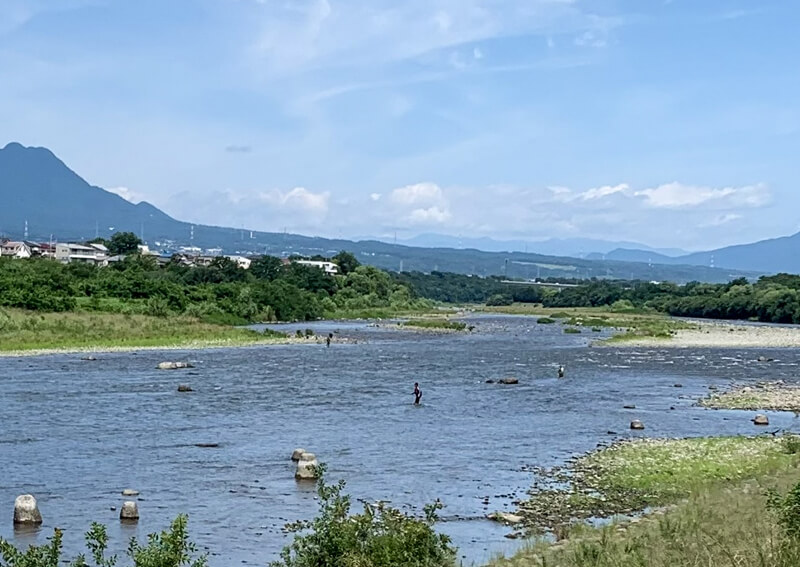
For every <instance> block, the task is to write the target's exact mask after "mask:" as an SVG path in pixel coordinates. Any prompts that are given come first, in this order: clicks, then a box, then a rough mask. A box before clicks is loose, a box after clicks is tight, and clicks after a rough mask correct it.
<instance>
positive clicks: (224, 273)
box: [0, 235, 429, 325]
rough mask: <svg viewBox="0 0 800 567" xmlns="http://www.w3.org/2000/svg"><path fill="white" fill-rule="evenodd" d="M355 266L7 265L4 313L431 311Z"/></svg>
mask: <svg viewBox="0 0 800 567" xmlns="http://www.w3.org/2000/svg"><path fill="white" fill-rule="evenodd" d="M115 236H116V235H115ZM345 260H346V261H348V260H347V257H345ZM350 265H351V266H355V267H354V268H353V269H352V271H350V272H348V274H347V275H344V276H336V277H333V276H329V275H327V274H325V273H324V272H323V271H322V270H321V269H319V268H317V267H313V266H305V265H301V264H292V263H290V264H287V265H284V264H283V262H282V261H281V260H280V259H279V258H274V257H270V256H265V257H262V258H259V259H256V260H254V261H253V263H252V264H251V269H250V270H244V269H242V268H240V267H239V266H238V265H237V264H236V262H234V261H232V260H230V259H229V258H225V257H218V258H215V259H214V260H213V261H212V262H211V263H210V265H209V266H206V267H188V266H184V265H182V264H181V263H180V262H179V261H178V260H177V259H173V260H172V261H170V262H169V263H168V264H167V265H166V267H164V268H161V267H159V266H158V263H157V262H156V259H155V257H153V256H142V255H140V254H133V255H129V256H127V257H126V258H125V260H124V261H122V262H118V263H115V264H113V265H111V266H109V267H107V268H97V267H95V266H92V265H87V264H67V265H64V264H60V263H57V262H54V261H51V260H47V259H41V258H40V259H31V260H23V261H12V260H10V259H8V258H0V307H4V306H5V307H16V308H22V309H28V310H34V311H56V312H62V311H73V310H76V309H84V310H91V311H107V312H113V313H131V314H146V315H150V316H156V317H168V316H173V315H181V314H185V315H188V316H191V317H197V318H198V319H201V320H203V321H205V322H209V323H215V324H226V325H244V324H247V323H251V322H263V321H275V320H280V321H308V320H314V319H319V318H321V317H323V316H324V315H325V314H329V315H333V314H337V313H338V314H342V312H347V311H355V310H370V309H375V308H382V309H384V310H385V311H386V312H388V313H389V314H390V315H391V314H393V313H392V312H394V313H396V312H398V311H414V310H417V309H419V308H421V307H429V305H428V303H427V302H426V301H424V300H420V299H418V298H417V297H416V295H415V294H413V293H412V292H411V290H410V289H409V287H408V286H407V285H405V284H401V283H398V282H397V281H394V280H392V278H391V277H390V276H389V275H388V274H387V273H386V272H383V271H381V270H379V269H377V268H374V267H371V266H357V265H356V264H354V263H353V262H350ZM423 304H424V305H423Z"/></svg>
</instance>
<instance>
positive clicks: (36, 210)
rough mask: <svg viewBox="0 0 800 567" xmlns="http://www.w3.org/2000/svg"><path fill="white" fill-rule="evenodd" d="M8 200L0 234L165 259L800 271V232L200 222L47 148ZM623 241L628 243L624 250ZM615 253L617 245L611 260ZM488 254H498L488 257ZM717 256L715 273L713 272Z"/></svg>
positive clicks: (0, 214) (12, 177)
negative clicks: (678, 246) (247, 257)
mask: <svg viewBox="0 0 800 567" xmlns="http://www.w3.org/2000/svg"><path fill="white" fill-rule="evenodd" d="M0 200H2V203H3V206H2V207H0V236H3V235H5V236H8V237H12V238H22V237H23V235H24V227H25V224H26V222H27V226H28V238H29V240H39V241H47V240H49V239H50V238H51V237H52V238H54V239H55V240H59V241H82V240H88V239H91V238H94V237H95V236H96V235H100V236H103V237H108V236H109V235H110V234H111V233H113V232H115V231H131V232H135V233H136V234H139V235H141V236H143V237H144V240H146V241H147V242H148V243H149V244H150V245H151V247H154V248H158V249H160V250H162V251H163V252H165V253H171V252H173V251H175V250H177V248H178V247H179V246H188V245H193V246H197V247H200V248H205V249H208V248H221V249H223V250H224V251H225V253H245V254H247V253H268V254H273V255H278V256H286V255H290V254H303V255H314V254H322V255H332V254H335V253H336V252H338V251H340V250H349V251H351V252H353V253H355V254H357V256H358V257H359V259H360V260H361V261H362V262H364V263H366V264H372V265H375V266H378V267H381V268H385V269H391V270H418V271H423V272H430V271H435V270H440V271H451V272H457V273H466V274H476V275H481V276H486V275H504V276H507V277H522V278H534V277H541V278H545V277H576V278H587V277H600V278H605V277H612V278H624V279H644V280H659V281H662V280H669V281H675V282H686V281H690V280H698V281H712V282H721V281H728V280H730V279H731V278H735V277H741V276H745V277H753V276H755V275H758V273H769V272H777V271H795V272H800V263H798V261H797V260H796V259H795V257H794V254H792V253H791V251H792V250H797V245H796V244H797V243H796V242H795V241H796V240H797V239H798V238H800V236H797V235H796V236H793V237H789V238H786V239H776V240H767V241H763V242H759V243H756V244H751V245H747V246H738V247H730V248H724V249H721V250H716V251H712V252H703V253H696V254H689V255H681V256H678V257H673V256H671V255H672V254H676V253H678V254H680V253H681V252H682V251H680V250H641V249H636V250H629V249H626V248H625V247H626V246H632V247H635V248H639V247H640V245H638V244H635V243H608V242H603V241H597V240H590V239H564V240H557V239H553V240H549V241H545V242H540V243H526V242H522V241H506V242H497V241H493V240H491V239H469V240H467V239H463V238H455V239H454V238H453V237H445V236H441V235H424V236H421V237H418V238H416V239H413V240H412V241H409V242H406V243H404V244H422V243H427V245H428V247H420V246H408V245H403V244H393V243H388V242H380V241H377V240H363V241H350V240H342V239H327V238H319V237H309V236H302V235H297V234H285V233H275V232H257V231H252V232H251V231H245V230H242V229H236V228H225V227H215V226H206V225H192V224H190V223H186V222H182V221H179V220H176V219H174V218H172V217H170V216H169V215H167V214H166V213H164V212H162V211H160V210H159V209H157V208H156V207H154V206H153V205H151V204H149V203H145V202H142V203H139V204H133V203H130V202H128V201H126V200H125V199H123V198H122V197H119V196H118V195H115V194H113V193H110V192H108V191H105V190H104V189H102V188H100V187H94V186H92V185H89V184H88V183H87V182H86V181H84V180H83V179H82V178H81V177H80V176H78V175H77V174H76V173H75V172H73V171H72V170H71V169H69V168H68V167H67V166H66V165H65V164H64V163H63V162H62V161H61V160H59V159H58V158H57V157H56V156H55V155H54V154H53V153H52V152H51V151H50V150H48V149H45V148H32V147H24V146H22V145H20V144H17V143H10V144H8V145H7V146H6V147H5V148H3V149H1V150H0ZM437 239H438V240H437ZM155 243H159V244H158V245H156V244H155ZM620 244H622V245H625V246H618V245H620ZM431 246H432V247H431ZM612 246H614V247H616V248H615V249H613V250H608V252H607V253H606V252H605V250H606V249H607V248H609V247H612ZM481 247H484V248H485V247H489V248H493V249H490V250H479V249H478V248H481ZM498 248H499V249H498ZM526 249H527V250H528V252H527V253H526V252H525V250H526ZM534 251H535V252H536V253H533V252H534ZM542 251H548V252H552V253H553V255H547V254H544V253H543V252H542ZM583 251H585V252H586V253H587V254H588V253H589V252H591V251H594V252H597V253H599V254H600V257H595V256H591V257H589V258H576V257H569V256H571V255H580V254H583ZM602 254H605V259H603V257H602ZM712 256H713V262H714V266H715V267H711V257H712ZM720 266H723V267H724V268H720Z"/></svg>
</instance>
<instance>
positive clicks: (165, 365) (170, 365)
mask: <svg viewBox="0 0 800 567" xmlns="http://www.w3.org/2000/svg"><path fill="white" fill-rule="evenodd" d="M157 368H158V369H159V370H178V369H179V368H194V365H193V364H192V363H190V362H159V363H158V367H157Z"/></svg>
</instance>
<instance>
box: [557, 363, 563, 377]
mask: <svg viewBox="0 0 800 567" xmlns="http://www.w3.org/2000/svg"><path fill="white" fill-rule="evenodd" d="M558 377H559V378H563V377H564V367H563V366H559V367H558Z"/></svg>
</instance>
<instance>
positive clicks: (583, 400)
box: [0, 315, 800, 567]
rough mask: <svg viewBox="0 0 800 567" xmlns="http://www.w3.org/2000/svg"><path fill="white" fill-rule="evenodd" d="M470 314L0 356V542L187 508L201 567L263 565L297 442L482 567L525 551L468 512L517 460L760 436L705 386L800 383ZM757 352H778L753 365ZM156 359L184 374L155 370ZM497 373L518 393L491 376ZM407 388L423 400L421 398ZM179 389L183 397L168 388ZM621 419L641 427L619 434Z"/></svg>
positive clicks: (299, 498)
mask: <svg viewBox="0 0 800 567" xmlns="http://www.w3.org/2000/svg"><path fill="white" fill-rule="evenodd" d="M468 321H469V322H470V324H474V325H475V326H476V329H475V331H474V332H472V333H458V334H434V333H426V332H410V331H400V330H397V329H396V328H394V327H393V326H391V325H381V326H374V325H368V324H366V323H358V322H355V323H354V322H347V323H345V322H319V323H313V324H302V325H282V326H273V327H276V328H281V329H282V330H288V331H292V332H293V331H294V330H295V329H298V328H299V329H305V328H307V327H309V328H312V329H314V330H315V331H316V332H317V333H319V334H327V333H328V332H333V331H336V337H337V340H340V339H343V338H347V339H349V340H348V341H347V342H334V344H332V345H331V347H330V348H326V347H325V345H324V344H316V343H314V344H291V345H282V346H267V347H248V348H231V349H212V350H194V351H167V352H164V351H161V352H159V351H144V350H143V351H139V352H118V353H108V354H97V355H95V356H96V358H97V360H94V361H86V360H82V356H81V355H79V354H70V355H66V354H65V355H52V356H38V357H20V358H3V359H0V380H2V386H3V387H2V396H1V397H0V463H2V465H0V466H1V467H2V469H0V470H1V473H0V537H3V538H6V539H9V540H11V541H12V542H14V543H15V544H17V545H22V546H26V545H28V544H31V543H36V544H42V543H45V542H46V540H47V537H49V536H50V535H52V530H53V528H54V527H60V528H62V529H64V532H65V536H64V539H65V551H66V552H67V555H68V556H73V555H74V554H75V553H77V552H78V551H81V550H83V533H84V532H85V531H86V529H88V527H89V524H90V523H91V522H92V521H98V522H101V523H104V524H106V525H107V526H108V527H109V535H110V537H111V540H112V546H113V548H114V550H116V551H121V550H123V549H124V546H125V544H126V542H127V539H128V538H129V537H130V536H132V535H135V536H137V537H140V538H141V537H143V536H145V535H146V534H147V533H150V532H153V531H156V530H161V529H164V528H165V527H167V525H168V524H169V522H170V521H171V520H172V519H173V518H174V517H175V516H176V515H177V514H179V513H187V514H188V515H189V531H190V534H191V537H192V539H193V540H194V541H196V542H197V543H198V545H199V546H200V548H201V550H206V551H208V552H209V553H210V563H211V566H212V567H229V566H231V565H234V564H250V565H265V564H267V563H268V562H269V561H270V560H273V559H276V558H277V554H278V552H279V551H280V549H281V547H282V546H283V545H285V544H287V543H288V542H289V536H287V535H286V534H284V533H283V532H282V527H283V526H284V524H285V523H287V522H289V521H294V520H297V519H309V518H311V517H313V515H314V514H315V513H316V509H317V502H316V501H315V493H314V489H313V484H311V485H309V484H307V483H298V482H296V481H295V480H294V467H293V463H292V462H291V461H290V460H289V457H290V455H291V452H292V450H293V449H294V448H295V447H304V448H306V449H307V450H309V451H313V452H314V453H316V454H317V456H318V458H319V459H320V460H321V461H323V462H325V463H326V464H327V465H328V469H329V472H328V475H329V478H330V479H332V480H338V479H344V480H346V481H347V489H346V491H347V492H348V493H349V494H351V495H352V497H353V499H354V504H355V506H354V508H356V509H357V508H359V507H360V506H359V504H358V502H357V501H356V500H357V499H365V500H369V501H375V500H388V501H390V502H391V504H392V505H393V506H395V507H398V508H401V509H404V510H407V511H409V512H414V513H417V512H420V511H421V508H422V506H423V505H424V504H425V503H428V502H432V501H434V500H435V499H437V498H438V499H439V500H441V501H442V502H443V503H444V504H445V506H446V507H445V508H444V510H443V511H442V513H441V515H442V517H443V520H444V521H443V523H441V524H440V525H439V526H438V529H440V530H442V531H443V532H446V533H448V534H450V535H451V536H452V537H453V539H454V543H455V544H456V545H457V546H458V548H459V556H460V558H461V559H462V561H463V562H464V564H465V565H472V564H481V563H482V562H485V561H486V560H488V559H489V558H490V557H491V556H492V555H494V554H497V553H512V552H513V551H514V549H516V547H517V546H519V545H520V541H519V540H509V539H507V538H505V537H504V536H505V535H506V534H508V533H509V532H510V530H509V529H508V528H506V527H503V526H501V525H498V524H496V523H493V522H491V521H488V520H485V519H483V518H484V517H485V515H486V514H487V513H490V512H492V511H495V510H505V511H513V510H514V508H515V507H514V505H513V504H512V501H513V500H515V499H519V498H524V496H525V493H526V490H527V488H528V487H529V486H530V483H531V480H532V476H531V474H532V473H530V472H526V471H527V470H528V467H530V466H553V465H559V464H563V463H564V462H565V461H566V460H568V459H569V458H570V457H573V456H575V455H577V454H580V453H584V452H586V451H589V450H591V449H593V448H595V447H596V446H597V445H598V443H607V442H610V441H612V440H614V439H620V438H626V437H629V436H634V435H644V436H649V437H687V436H706V435H718V434H733V435H735V434H757V433H763V432H764V429H763V428H762V429H757V428H756V427H755V426H754V425H753V424H752V423H751V422H750V421H749V419H750V418H751V417H752V412H736V411H713V410H706V409H702V408H699V407H696V406H695V402H696V400H697V399H698V398H700V397H703V396H704V395H706V394H707V393H708V391H709V387H710V386H711V387H719V388H721V389H722V388H725V387H726V386H727V385H729V384H731V383H734V382H735V383H742V382H756V381H761V380H777V379H783V380H786V381H787V382H798V375H797V368H798V363H800V353H799V352H798V351H797V350H794V349H759V350H757V351H756V350H731V349H727V350H725V349H716V350H711V349H669V348H663V347H653V348H626V347H616V346H615V347H591V346H590V345H589V343H590V341H591V340H595V339H597V338H600V337H603V336H607V335H606V332H603V333H591V332H589V330H588V329H587V330H584V332H583V333H582V334H579V335H569V334H564V333H563V328H562V327H561V326H560V325H537V324H536V322H535V319H533V318H526V317H513V316H485V315H484V316H473V317H471V318H469V319H468ZM309 342H312V341H309ZM760 355H767V356H769V357H771V358H774V359H775V360H774V361H772V362H770V363H764V362H758V361H757V359H758V357H759V356H760ZM164 360H188V361H191V362H192V363H193V364H194V365H195V368H193V369H188V370H175V371H161V370H157V369H156V365H157V364H158V363H159V362H161V361H164ZM560 364H563V365H564V366H565V368H566V378H565V379H563V380H559V379H558V378H557V368H558V366H559V365H560ZM511 376H513V377H516V378H518V379H519V384H518V385H509V386H506V385H499V384H490V383H486V381H487V380H497V379H499V378H504V377H511ZM414 382H419V383H420V386H421V388H422V390H423V398H422V404H421V405H420V406H418V407H415V406H414V405H412V402H413V396H412V390H413V384H414ZM180 383H186V384H190V385H191V386H192V388H193V389H194V391H193V392H191V393H178V392H177V386H178V384H180ZM676 384H680V386H681V387H676ZM626 404H635V405H636V408H637V409H635V410H626V409H623V405H626ZM671 408H674V409H671ZM769 417H770V422H771V425H770V427H769V430H775V429H778V428H782V429H794V430H798V429H800V423H798V420H797V418H796V417H795V416H794V415H793V414H786V413H772V414H769ZM632 419H641V420H642V421H643V422H644V423H645V425H646V427H647V429H646V430H645V431H643V432H631V431H630V430H629V429H628V425H629V423H630V421H631V420H632ZM198 444H200V445H202V444H218V445H217V446H215V447H199V446H198ZM125 488H134V489H136V490H139V491H140V492H141V494H140V496H139V510H140V514H141V520H140V521H139V522H138V524H135V525H123V524H121V523H120V521H119V520H118V511H115V510H112V507H116V508H117V510H118V509H119V507H120V505H121V504H122V501H123V500H125V498H124V497H122V496H121V494H120V493H121V491H122V490H123V489H125ZM23 493H31V494H34V495H35V496H36V498H37V499H38V501H39V506H40V509H41V510H42V514H43V516H44V524H43V526H42V527H41V529H38V530H33V531H30V530H29V531H15V530H14V528H13V526H12V522H11V515H12V509H13V503H14V498H15V497H16V496H17V495H19V494H23ZM4 517H5V520H3V518H4Z"/></svg>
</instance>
